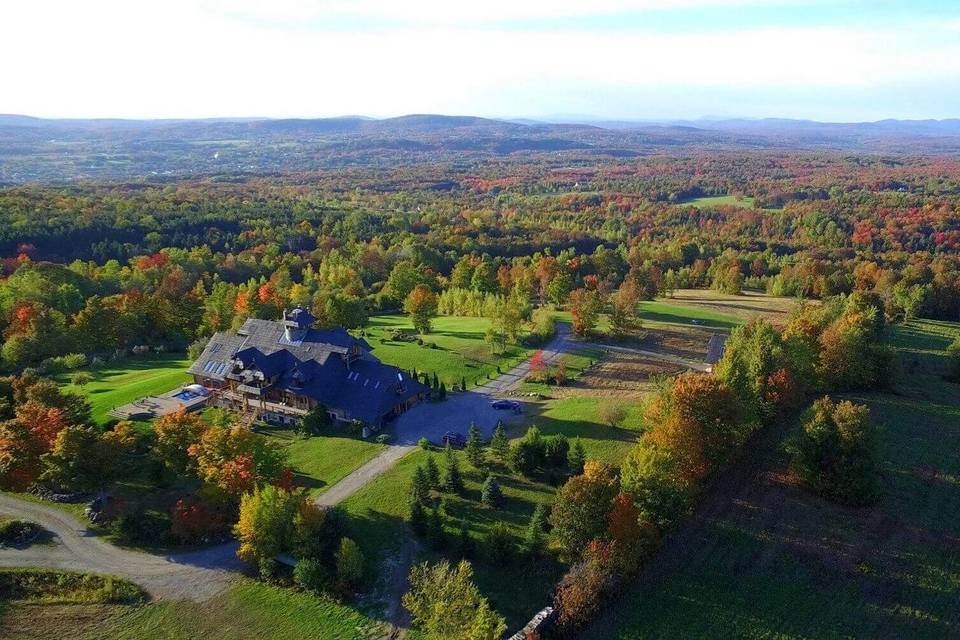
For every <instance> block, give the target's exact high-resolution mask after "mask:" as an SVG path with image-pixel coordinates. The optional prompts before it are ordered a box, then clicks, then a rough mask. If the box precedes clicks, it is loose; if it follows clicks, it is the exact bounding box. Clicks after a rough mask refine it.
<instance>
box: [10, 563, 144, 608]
mask: <svg viewBox="0 0 960 640" xmlns="http://www.w3.org/2000/svg"><path fill="white" fill-rule="evenodd" d="M0 594H3V597H4V599H5V600H20V601H34V602H43V603H44V604H80V603H84V604H89V603H101V604H109V603H115V604H137V603H140V602H143V601H145V600H146V599H147V594H146V593H144V591H143V590H142V589H141V588H140V587H138V586H137V585H135V584H133V583H132V582H129V581H127V580H124V579H122V578H116V577H113V576H100V575H93V574H89V573H78V572H74V571H58V570H52V569H49V570H48V569H0Z"/></svg>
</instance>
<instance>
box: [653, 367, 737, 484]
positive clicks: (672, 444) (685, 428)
mask: <svg viewBox="0 0 960 640" xmlns="http://www.w3.org/2000/svg"><path fill="white" fill-rule="evenodd" d="M741 417H742V411H741V409H740V402H739V399H738V398H737V396H736V395H735V394H734V393H733V391H732V390H731V389H730V387H728V386H727V385H726V384H725V383H724V382H722V381H720V380H717V379H716V378H714V377H712V376H710V375H707V374H699V373H685V374H682V375H680V376H677V377H676V378H675V379H674V380H673V383H672V384H671V385H670V386H669V388H667V389H666V390H664V391H662V392H661V393H660V394H658V395H657V396H656V397H655V398H654V400H653V401H652V402H651V403H650V405H649V406H648V407H647V418H648V420H649V421H650V424H651V425H652V428H651V430H650V431H649V432H648V434H647V435H646V436H645V440H646V442H647V443H648V444H649V445H651V446H653V447H656V448H659V449H661V450H663V451H666V452H668V453H669V454H670V457H671V458H672V460H673V461H674V463H675V464H676V468H677V470H678V472H679V473H680V474H681V475H682V477H684V478H685V479H686V481H687V482H689V483H691V484H692V483H696V482H699V481H700V480H701V479H703V478H704V477H705V476H706V475H707V474H709V473H710V472H711V471H712V470H713V469H715V468H716V467H717V466H718V465H721V464H723V463H725V462H726V461H727V459H728V457H729V455H730V454H731V453H732V452H733V451H734V450H735V449H736V448H737V447H739V446H740V445H741V444H742V443H743V442H744V441H745V440H746V437H747V436H748V435H749V433H750V427H749V425H745V424H744V423H743V422H742V421H741Z"/></svg>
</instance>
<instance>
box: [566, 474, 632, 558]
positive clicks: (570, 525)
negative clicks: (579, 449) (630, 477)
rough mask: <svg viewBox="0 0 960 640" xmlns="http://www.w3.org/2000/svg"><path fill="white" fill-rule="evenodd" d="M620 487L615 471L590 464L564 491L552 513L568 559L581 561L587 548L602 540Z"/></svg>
mask: <svg viewBox="0 0 960 640" xmlns="http://www.w3.org/2000/svg"><path fill="white" fill-rule="evenodd" d="M618 491H619V483H618V481H617V478H616V475H615V474H614V472H613V469H612V468H611V467H609V466H608V465H605V464H603V463H601V462H597V461H595V460H588V461H587V463H586V465H584V469H583V473H582V474H581V475H578V476H573V477H572V478H570V479H569V480H567V482H566V483H565V484H564V485H563V486H562V487H560V490H559V491H558V492H557V498H556V500H555V502H554V506H553V509H552V511H551V512H550V524H551V526H552V527H553V537H554V539H555V540H556V542H557V545H558V546H559V547H560V549H561V550H562V551H563V552H564V554H565V555H567V556H568V557H577V556H578V555H579V554H580V552H581V551H582V550H583V549H584V547H585V546H586V544H587V543H588V542H589V541H590V540H593V539H594V538H598V537H601V536H602V535H603V534H604V532H605V531H606V528H607V519H608V515H609V513H610V509H611V505H612V502H613V499H614V497H615V496H616V495H617V493H618Z"/></svg>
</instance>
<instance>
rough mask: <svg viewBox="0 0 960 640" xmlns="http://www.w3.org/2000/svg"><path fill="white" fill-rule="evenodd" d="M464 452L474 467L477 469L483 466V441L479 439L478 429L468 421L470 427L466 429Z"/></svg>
mask: <svg viewBox="0 0 960 640" xmlns="http://www.w3.org/2000/svg"><path fill="white" fill-rule="evenodd" d="M464 453H465V454H466V456H467V460H468V461H469V462H470V464H472V465H473V466H474V468H476V469H479V468H480V467H482V466H483V464H484V462H485V458H486V456H485V455H484V453H483V441H482V440H480V430H479V429H477V425H475V424H474V423H472V422H471V423H470V429H469V430H468V431H467V444H466V446H465V447H464Z"/></svg>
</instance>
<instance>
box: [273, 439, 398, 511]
mask: <svg viewBox="0 0 960 640" xmlns="http://www.w3.org/2000/svg"><path fill="white" fill-rule="evenodd" d="M257 432H258V433H259V434H260V435H261V436H262V437H264V438H266V439H267V440H269V441H272V442H275V443H277V444H279V445H281V446H282V447H283V448H284V449H285V450H286V452H287V455H288V456H289V458H288V462H289V464H290V467H291V468H292V469H293V470H294V472H295V474H296V480H297V482H298V483H299V484H300V485H301V486H303V487H306V488H307V490H308V491H309V492H310V494H311V495H314V496H316V495H320V494H321V493H323V492H324V491H326V490H327V489H329V488H330V487H331V486H333V485H334V484H336V483H337V482H339V481H340V480H342V479H343V478H344V477H345V476H347V475H348V474H350V472H352V471H353V470H354V469H357V468H358V467H360V466H362V465H363V464H365V463H366V462H368V461H369V460H370V459H371V458H373V457H375V456H376V455H377V454H379V453H380V452H381V451H383V449H384V447H385V445H382V444H378V443H376V442H373V441H372V440H362V439H360V438H358V437H355V436H351V435H347V434H346V433H343V432H342V430H339V429H336V430H332V431H331V432H330V433H329V434H324V435H317V436H311V437H309V438H305V437H303V436H300V435H298V434H297V433H295V432H294V431H292V430H290V429H280V428H276V427H269V426H265V425H261V426H260V427H259V428H258V430H257Z"/></svg>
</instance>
